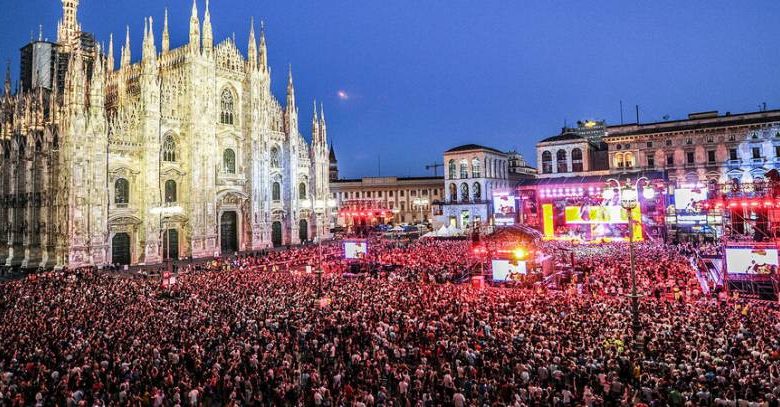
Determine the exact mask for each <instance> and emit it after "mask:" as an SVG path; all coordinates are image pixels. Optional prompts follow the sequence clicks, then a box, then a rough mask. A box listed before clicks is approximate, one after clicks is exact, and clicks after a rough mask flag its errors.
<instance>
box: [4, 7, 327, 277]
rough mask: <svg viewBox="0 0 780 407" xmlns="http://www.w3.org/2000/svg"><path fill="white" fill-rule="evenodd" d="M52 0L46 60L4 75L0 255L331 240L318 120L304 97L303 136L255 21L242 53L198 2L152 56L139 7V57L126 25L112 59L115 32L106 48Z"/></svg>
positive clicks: (78, 257)
mask: <svg viewBox="0 0 780 407" xmlns="http://www.w3.org/2000/svg"><path fill="white" fill-rule="evenodd" d="M62 4H63V19H62V20H61V21H60V23H59V26H58V34H57V42H56V43H49V44H50V45H51V49H52V52H51V55H53V56H52V57H51V58H48V59H46V61H48V62H47V63H46V64H41V63H40V60H41V59H40V58H37V57H36V58H32V59H31V60H32V61H34V62H33V65H34V66H35V67H36V70H35V71H34V72H32V73H30V71H32V70H31V69H25V66H24V65H25V57H24V55H23V62H22V65H23V66H22V75H23V76H24V75H25V72H28V74H31V75H33V76H35V77H36V79H35V80H32V81H26V80H25V79H24V78H23V79H22V81H21V83H22V84H28V83H32V84H33V85H29V84H28V88H24V87H23V86H20V88H19V89H17V90H16V91H15V92H13V93H12V91H11V85H10V77H7V78H6V84H5V94H4V96H3V100H2V107H1V109H0V110H1V111H0V136H2V158H1V160H0V190H1V191H2V199H0V204H2V205H1V206H0V264H2V262H3V261H4V262H5V264H6V265H9V266H16V265H21V266H23V267H38V266H42V267H69V268H74V267H79V266H86V265H104V264H157V263H160V262H162V261H163V260H164V259H167V258H190V257H191V258H203V257H212V256H219V255H221V254H233V253H234V252H247V251H255V250H261V249H265V248H268V247H271V246H279V245H287V244H297V243H300V242H303V241H307V240H313V239H322V238H325V237H327V236H328V235H329V229H330V228H329V224H330V222H331V208H332V206H333V202H332V200H330V199H329V198H330V193H329V189H328V177H329V161H328V157H329V150H328V141H327V140H328V138H327V127H326V124H325V114H324V112H323V111H322V109H321V107H320V109H318V107H317V106H316V103H315V113H314V118H313V120H312V130H311V131H312V134H311V143H310V144H309V143H307V142H306V140H305V139H304V137H303V136H302V134H301V133H300V132H299V130H298V108H297V104H296V100H295V88H294V86H293V78H292V72H291V71H290V73H289V74H288V84H287V100H286V104H285V106H282V105H281V104H280V103H279V102H278V101H277V100H276V98H275V97H274V96H273V95H272V93H271V90H270V85H271V70H270V68H269V67H268V58H267V49H266V43H265V35H264V30H261V33H260V36H259V37H260V38H259V45H258V42H257V40H256V37H255V31H254V26H253V25H252V27H251V29H250V32H249V46H248V57H247V58H244V57H243V55H242V54H241V53H240V52H239V51H238V49H237V47H236V44H235V42H234V40H233V39H227V40H225V41H223V42H221V43H219V44H214V39H213V34H212V27H211V18H210V14H209V10H208V2H207V3H206V10H205V13H204V15H203V20H202V23H201V20H200V18H199V14H198V9H197V5H196V4H194V3H193V7H192V15H191V17H190V29H189V42H188V43H187V44H185V45H184V46H182V47H179V48H176V49H170V38H169V34H168V16H167V12H166V15H165V21H164V24H163V29H162V38H161V44H160V49H159V50H158V48H157V43H156V41H155V33H154V24H153V20H152V18H151V17H150V18H149V19H148V20H146V21H145V29H144V39H143V52H142V56H141V59H140V61H137V62H132V60H131V52H130V33H129V29H128V32H127V37H126V39H125V44H124V46H123V47H122V50H121V60H120V61H119V68H118V69H117V68H115V63H114V51H113V38H112V39H111V41H109V45H108V49H107V51H106V52H103V51H102V50H101V49H100V46H99V45H97V43H96V42H95V41H94V38H91V34H87V33H84V32H83V31H82V30H81V26H80V24H79V23H78V19H77V11H78V5H79V0H62ZM90 38H91V41H90ZM39 41H41V42H42V43H45V42H43V41H42V38H41V39H39ZM44 45H45V44H44ZM23 52H24V49H23ZM47 55H49V53H48V51H47ZM29 62H30V61H27V64H28V65H29ZM42 65H43V66H44V67H45V69H44V70H45V71H47V72H46V73H47V75H46V77H45V78H43V80H41V75H42V73H41V69H40V66H42ZM36 83H37V85H35V84H36ZM318 110H319V112H318Z"/></svg>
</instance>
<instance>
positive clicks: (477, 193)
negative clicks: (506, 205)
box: [472, 182, 482, 202]
mask: <svg viewBox="0 0 780 407" xmlns="http://www.w3.org/2000/svg"><path fill="white" fill-rule="evenodd" d="M472 189H473V191H472V193H473V197H474V202H479V201H480V199H482V188H481V186H480V185H479V182H475V183H474V185H473V186H472Z"/></svg>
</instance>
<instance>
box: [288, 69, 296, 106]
mask: <svg viewBox="0 0 780 407" xmlns="http://www.w3.org/2000/svg"><path fill="white" fill-rule="evenodd" d="M287 107H288V108H292V109H295V85H294V84H293V74H292V64H290V65H289V71H288V73H287Z"/></svg>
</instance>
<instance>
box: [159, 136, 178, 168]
mask: <svg viewBox="0 0 780 407" xmlns="http://www.w3.org/2000/svg"><path fill="white" fill-rule="evenodd" d="M162 155H163V161H165V162H175V161H176V141H175V140H174V139H173V136H172V135H170V134H168V135H167V136H165V141H164V142H163V146H162Z"/></svg>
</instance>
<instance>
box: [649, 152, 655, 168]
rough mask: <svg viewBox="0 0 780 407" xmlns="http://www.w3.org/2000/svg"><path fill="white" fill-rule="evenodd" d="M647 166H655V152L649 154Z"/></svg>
mask: <svg viewBox="0 0 780 407" xmlns="http://www.w3.org/2000/svg"><path fill="white" fill-rule="evenodd" d="M647 168H655V154H653V153H648V154H647Z"/></svg>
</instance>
